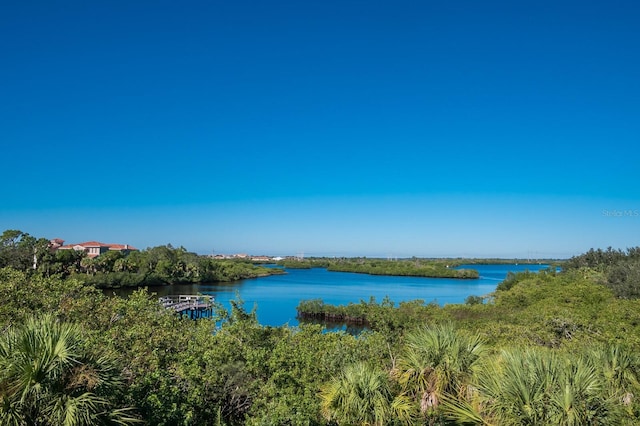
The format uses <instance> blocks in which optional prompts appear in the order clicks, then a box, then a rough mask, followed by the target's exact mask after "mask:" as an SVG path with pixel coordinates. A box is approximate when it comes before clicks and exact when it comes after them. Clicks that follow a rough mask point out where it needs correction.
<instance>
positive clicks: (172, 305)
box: [158, 294, 214, 319]
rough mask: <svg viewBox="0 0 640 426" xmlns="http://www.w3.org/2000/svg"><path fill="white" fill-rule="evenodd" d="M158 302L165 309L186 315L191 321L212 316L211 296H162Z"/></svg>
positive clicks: (212, 298)
mask: <svg viewBox="0 0 640 426" xmlns="http://www.w3.org/2000/svg"><path fill="white" fill-rule="evenodd" d="M158 301H159V302H160V304H162V306H163V307H165V308H166V309H172V310H174V311H175V312H177V313H179V314H181V315H183V314H187V315H189V317H190V318H192V319H197V318H202V317H206V316H211V315H212V314H213V301H214V297H213V296H203V295H194V294H173V295H169V296H162V297H160V298H159V299H158Z"/></svg>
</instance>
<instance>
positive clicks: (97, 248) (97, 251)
mask: <svg viewBox="0 0 640 426" xmlns="http://www.w3.org/2000/svg"><path fill="white" fill-rule="evenodd" d="M60 241H62V240H60ZM63 242H64V241H63ZM57 249H58V250H76V251H84V252H86V253H87V256H89V257H91V258H93V257H98V256H100V255H101V254H102V253H106V252H108V251H110V250H115V251H119V252H121V253H122V254H125V255H126V254H129V253H131V252H132V251H138V249H137V248H135V247H133V246H130V245H128V244H105V243H101V242H98V241H87V242H84V243H79V244H69V245H66V246H60V247H58V248H57Z"/></svg>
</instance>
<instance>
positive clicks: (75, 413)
mask: <svg viewBox="0 0 640 426" xmlns="http://www.w3.org/2000/svg"><path fill="white" fill-rule="evenodd" d="M8 253H9V252H5V251H4V249H0V258H2V259H3V262H5V261H6V259H8V258H11V259H14V260H15V259H18V257H11V256H8ZM29 253H33V251H29ZM635 253H636V251H627V252H624V253H622V255H621V256H617V255H616V256H617V257H616V259H614V260H612V261H610V260H609V257H608V256H604V257H603V258H602V260H597V261H593V262H591V263H589V264H583V263H581V262H582V259H581V258H580V257H576V258H574V259H572V261H571V262H569V263H568V266H567V268H566V269H565V270H564V271H563V272H561V273H556V272H555V270H549V271H544V272H541V273H539V274H525V273H523V274H515V275H513V276H511V277H510V278H509V283H508V285H504V286H501V288H500V289H498V290H497V291H496V292H495V294H494V295H493V297H492V299H491V300H485V301H484V303H476V302H477V301H474V302H473V303H469V304H461V305H446V306H444V307H439V306H437V305H435V304H425V303H424V302H422V301H413V302H406V303H401V304H399V305H395V304H394V303H392V302H391V301H389V300H388V299H385V300H382V301H380V302H376V301H375V300H369V301H367V302H364V301H363V302H361V303H359V304H353V305H350V306H346V307H328V306H327V305H324V304H322V303H321V302H320V301H314V302H309V303H310V304H315V306H316V308H317V309H318V312H322V311H323V310H329V309H332V310H335V312H341V310H343V311H344V312H345V313H346V314H348V315H349V316H350V317H354V318H361V319H362V320H363V321H366V323H367V324H368V330H367V331H364V332H362V333H361V334H360V335H358V336H357V337H355V336H352V335H349V334H346V333H343V332H335V333H324V332H323V330H322V328H321V327H320V326H316V325H301V326H300V327H297V328H290V327H264V326H261V325H260V324H258V323H257V321H256V318H255V315H254V313H253V312H248V311H247V310H245V309H244V308H243V305H242V301H241V300H236V301H234V302H233V304H232V305H233V307H232V309H231V311H230V312H227V311H225V310H224V309H220V308H218V309H217V310H216V317H215V318H210V319H206V318H205V319H199V320H189V319H187V318H182V317H180V316H177V315H175V314H172V313H171V312H170V311H168V310H165V309H163V308H162V307H161V306H159V304H158V303H157V300H156V299H155V298H154V297H152V296H151V295H149V294H148V293H147V292H146V291H145V290H139V291H137V292H135V293H134V294H133V295H132V296H131V297H130V298H128V299H120V298H110V297H106V296H104V295H103V293H102V292H101V291H99V290H97V289H96V288H95V287H94V286H92V285H88V284H86V283H85V282H84V281H82V280H81V279H80V278H83V277H84V276H85V275H86V273H85V274H82V273H80V274H77V275H73V276H72V275H63V274H47V273H46V271H42V270H39V269H38V268H36V269H35V270H34V269H33V263H32V262H31V261H30V262H25V261H17V262H11V263H3V265H4V266H5V267H4V268H1V269H0V300H3V301H4V303H3V304H0V329H1V330H3V333H2V336H1V338H0V424H3V425H4V424H16V425H20V424H34V425H60V424H66V425H93V424H124V425H126V424H134V423H135V422H136V421H138V422H140V423H142V424H149V425H196V424H198V425H200V424H203V425H208V424H211V425H229V426H231V425H365V424H367V425H423V424H430V425H445V424H467V425H468V424H477V425H533V424H535V425H579V424H585V425H586V424H616V425H618V424H620V425H625V424H628V425H632V424H638V423H639V421H640V403H639V400H638V397H639V396H640V383H639V382H638V379H639V378H640V360H639V359H638V355H636V354H637V353H638V351H639V350H640V300H638V299H637V298H635V296H634V294H638V291H637V288H638V287H639V286H640V282H639V281H638V280H637V279H635V278H634V276H635V275H633V274H634V273H635V272H634V271H635V269H634V268H635V266H634V265H635V263H634V259H635ZM607 262H609V263H607ZM622 267H624V268H627V269H624V270H625V271H627V270H628V272H629V273H626V274H625V275H624V277H625V278H624V280H625V281H624V282H625V286H626V287H625V288H628V290H629V291H628V292H627V294H626V295H625V296H624V297H619V296H618V295H616V293H614V291H613V290H612V288H613V287H610V285H609V283H610V278H614V277H615V276H617V275H616V274H614V273H613V271H615V270H617V268H622ZM34 366H35V367H37V368H33V367H34Z"/></svg>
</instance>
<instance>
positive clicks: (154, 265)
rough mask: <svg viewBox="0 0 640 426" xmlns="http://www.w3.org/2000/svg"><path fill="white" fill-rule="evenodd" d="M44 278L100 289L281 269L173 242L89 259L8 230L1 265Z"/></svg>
mask: <svg viewBox="0 0 640 426" xmlns="http://www.w3.org/2000/svg"><path fill="white" fill-rule="evenodd" d="M4 266H10V267H13V268H15V269H19V270H23V271H29V272H31V273H34V272H35V273H39V274H42V275H44V276H47V277H50V276H61V277H72V278H77V279H79V280H81V281H83V282H85V283H87V284H92V285H95V286H97V287H107V288H109V287H137V286H145V285H162V284H179V283H202V282H222V281H236V280H240V279H245V278H255V277H260V276H266V275H271V274H278V273H282V272H283V271H282V270H280V269H273V268H262V267H257V266H254V265H252V264H251V263H250V262H248V261H241V260H217V259H212V258H209V257H206V256H199V255H197V254H196V253H190V252H188V251H187V250H186V249H185V248H184V247H178V248H174V247H172V246H171V244H167V245H166V246H158V247H153V248H148V249H146V250H142V251H133V252H131V253H129V254H128V255H123V253H121V252H120V251H108V252H107V253H104V254H102V255H100V256H98V257H95V258H91V257H88V256H87V255H86V253H85V252H83V251H75V250H57V251H51V250H50V249H49V240H47V239H44V238H40V239H36V238H34V237H32V236H31V235H29V234H27V233H24V232H21V231H16V230H8V231H5V232H4V233H3V234H2V236H0V267H4Z"/></svg>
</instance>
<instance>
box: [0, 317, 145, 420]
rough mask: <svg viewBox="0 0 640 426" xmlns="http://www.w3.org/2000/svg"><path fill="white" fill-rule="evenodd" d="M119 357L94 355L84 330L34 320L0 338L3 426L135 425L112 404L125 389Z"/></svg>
mask: <svg viewBox="0 0 640 426" xmlns="http://www.w3.org/2000/svg"><path fill="white" fill-rule="evenodd" d="M120 384H121V381H120V377H119V375H118V371H117V369H116V368H115V365H114V362H113V357H112V356H111V355H110V354H107V353H98V352H95V351H92V350H90V349H89V348H88V347H87V346H86V345H85V344H84V342H83V336H82V333H81V331H80V329H79V328H78V327H77V326H75V325H72V324H70V323H61V322H59V321H57V320H56V319H55V318H54V317H53V316H51V315H44V316H41V317H32V318H30V319H28V320H27V321H26V322H25V323H24V324H23V325H20V326H17V327H12V328H10V329H9V330H8V331H7V332H6V333H5V334H4V335H3V336H2V337H1V338H0V389H2V393H1V394H0V423H1V424H16V425H21V424H38V425H68V426H72V425H94V424H106V423H109V424H116V423H117V424H121V425H126V424H133V423H137V420H136V419H135V418H134V417H132V416H131V415H130V413H129V412H130V410H129V409H117V408H116V407H115V406H114V405H113V403H112V402H111V401H110V399H112V398H113V395H114V394H115V393H116V392H117V391H118V390H119V388H120Z"/></svg>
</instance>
